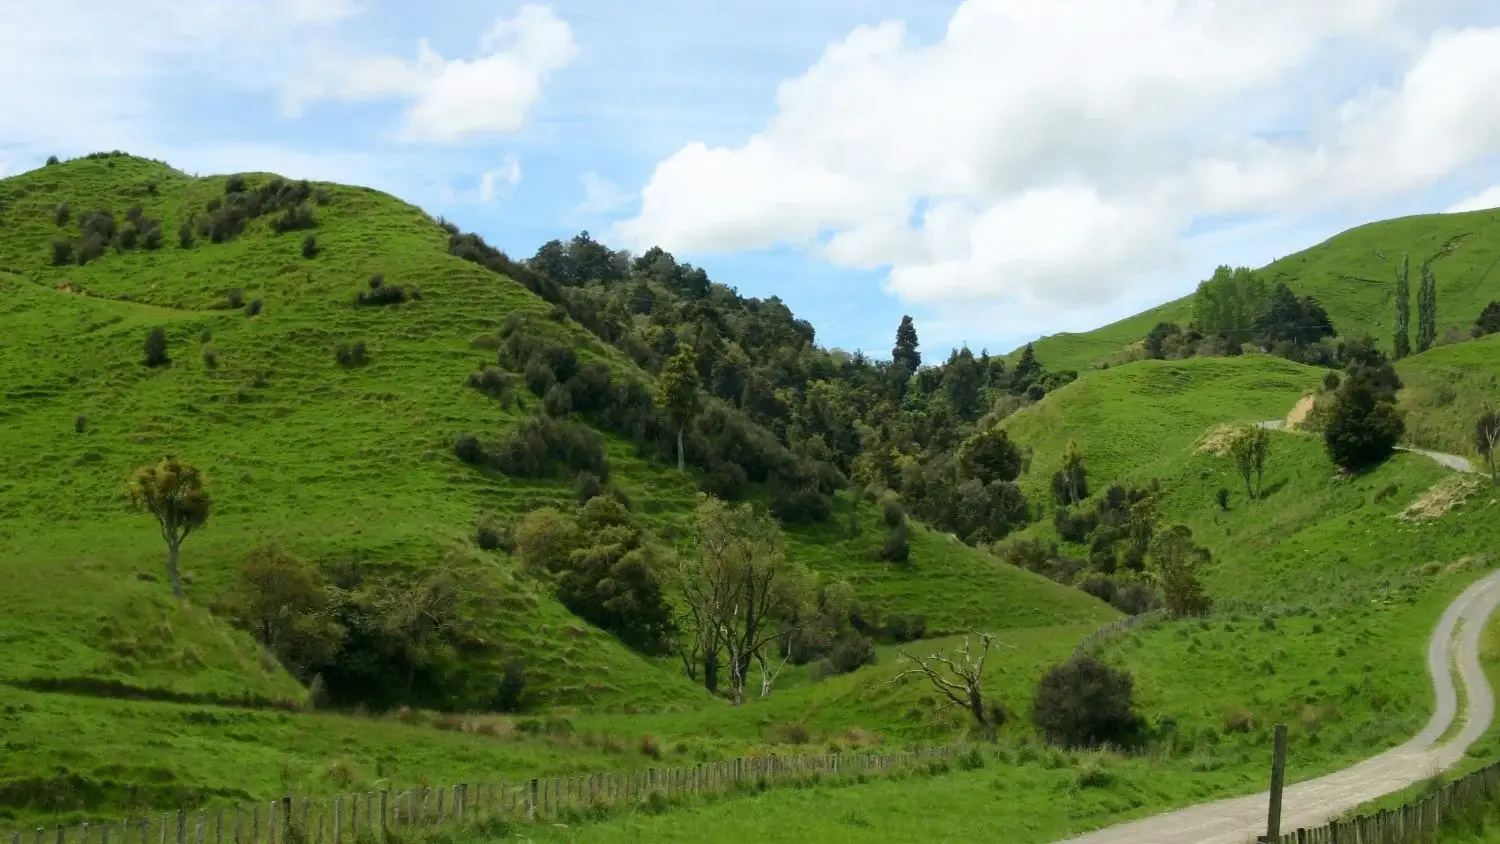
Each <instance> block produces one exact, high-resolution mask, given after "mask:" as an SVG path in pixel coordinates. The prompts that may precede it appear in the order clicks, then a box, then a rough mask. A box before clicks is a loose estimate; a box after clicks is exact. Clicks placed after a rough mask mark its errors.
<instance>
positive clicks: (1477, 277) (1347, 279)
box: [1033, 209, 1500, 372]
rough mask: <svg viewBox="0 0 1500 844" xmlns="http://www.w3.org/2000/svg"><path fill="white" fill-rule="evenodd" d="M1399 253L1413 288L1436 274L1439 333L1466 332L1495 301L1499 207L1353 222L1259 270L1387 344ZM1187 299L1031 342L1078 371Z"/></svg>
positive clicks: (1180, 313) (1046, 356) (1177, 318)
mask: <svg viewBox="0 0 1500 844" xmlns="http://www.w3.org/2000/svg"><path fill="white" fill-rule="evenodd" d="M1403 255H1410V256H1411V263H1412V273H1413V281H1412V289H1413V290H1415V289H1416V285H1417V282H1416V276H1418V275H1419V268H1420V266H1421V264H1422V263H1423V262H1424V261H1427V260H1431V261H1432V270H1433V273H1434V276H1435V278H1436V279H1437V291H1438V306H1437V322H1438V336H1439V337H1442V336H1443V335H1444V334H1445V333H1446V332H1448V331H1449V330H1450V329H1457V330H1461V331H1467V330H1468V328H1469V327H1470V326H1471V325H1473V324H1474V320H1475V318H1477V317H1478V316H1479V311H1480V310H1481V309H1482V308H1483V307H1484V306H1485V304H1487V303H1488V302H1491V301H1493V300H1495V299H1497V298H1500V269H1497V264H1500V211H1497V210H1495V209H1490V210H1486V211H1470V212H1467V213H1463V214H1424V215H1419V216H1414V217H1401V218H1398V219H1394V220H1383V221H1381V222H1377V223H1370V224H1368V225H1363V226H1358V227H1356V228H1352V229H1350V230H1348V231H1346V232H1342V233H1340V234H1337V235H1335V236H1333V237H1331V238H1329V239H1328V240H1325V241H1323V242H1322V243H1320V244H1318V245H1316V246H1313V247H1310V248H1308V249H1304V250H1302V251H1301V252H1297V253H1294V254H1292V255H1288V256H1286V257H1285V258H1278V259H1277V260H1275V261H1272V262H1271V263H1270V264H1267V265H1266V266H1265V267H1263V268H1261V269H1260V270H1259V272H1260V273H1261V275H1263V276H1264V277H1265V278H1266V280H1267V281H1269V282H1270V283H1272V284H1275V283H1277V282H1284V283H1285V284H1286V285H1287V286H1288V287H1290V288H1291V289H1292V291H1293V292H1294V293H1296V294H1298V295H1299V296H1309V295H1310V296H1313V297H1315V298H1317V300H1318V301H1319V302H1320V303H1321V304H1322V305H1323V307H1324V308H1326V309H1327V311H1328V315H1329V316H1330V317H1331V318H1332V319H1333V324H1334V326H1335V327H1336V328H1338V329H1339V331H1341V332H1345V333H1349V332H1350V331H1351V330H1352V331H1354V332H1359V331H1364V332H1368V333H1369V334H1370V335H1371V336H1372V337H1374V338H1375V339H1376V340H1377V341H1380V343H1381V344H1382V345H1383V346H1385V347H1387V348H1389V344H1390V331H1391V326H1392V325H1393V324H1394V321H1395V305H1394V304H1393V294H1394V290H1395V285H1396V271H1397V269H1398V268H1399V266H1400V264H1401V258H1402V256H1403ZM1191 315H1192V296H1191V295H1189V296H1186V297H1183V298H1181V299H1177V300H1174V301H1171V302H1167V303H1165V304H1163V305H1159V306H1158V307H1155V308H1152V309H1150V310H1148V311H1144V312H1142V313H1139V314H1136V315H1134V316H1131V317H1127V318H1125V319H1122V320H1119V321H1118V322H1113V323H1110V324H1109V325H1106V326H1102V327H1100V328H1096V329H1094V330H1093V331H1085V332H1079V333H1073V334H1054V335H1051V336H1049V337H1044V338H1042V339H1040V340H1037V341H1036V342H1035V343H1034V344H1033V348H1034V349H1035V351H1036V355H1037V358H1038V359H1040V360H1041V361H1042V362H1043V363H1045V364H1046V365H1047V366H1048V367H1055V368H1058V369H1076V370H1078V371H1080V372H1081V371H1083V370H1085V369H1088V368H1090V367H1091V366H1093V365H1094V364H1095V363H1096V362H1099V361H1102V360H1105V359H1107V358H1108V357H1109V356H1110V355H1112V354H1114V353H1116V352H1119V351H1120V350H1121V349H1123V348H1125V347H1126V346H1129V345H1130V344H1132V343H1135V342H1137V341H1139V340H1140V339H1141V338H1143V337H1145V336H1146V332H1148V331H1150V330H1151V327H1152V326H1154V325H1155V324H1156V323H1158V322H1177V323H1181V324H1186V323H1187V321H1188V320H1189V318H1190V317H1191Z"/></svg>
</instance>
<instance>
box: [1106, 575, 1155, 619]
mask: <svg viewBox="0 0 1500 844" xmlns="http://www.w3.org/2000/svg"><path fill="white" fill-rule="evenodd" d="M1110 604H1112V605H1113V606H1114V608H1115V609H1117V610H1119V611H1120V612H1122V613H1125V614H1126V615H1140V614H1141V613H1146V612H1150V611H1151V610H1154V609H1156V608H1157V607H1160V606H1161V595H1159V594H1157V592H1156V590H1154V589H1152V588H1151V587H1150V586H1147V585H1146V584H1144V583H1139V582H1136V581H1131V582H1129V583H1125V584H1123V585H1121V586H1120V587H1119V588H1118V589H1116V590H1115V596H1114V598H1113V599H1111V600H1110Z"/></svg>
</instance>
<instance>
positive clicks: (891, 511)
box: [880, 490, 906, 528]
mask: <svg viewBox="0 0 1500 844" xmlns="http://www.w3.org/2000/svg"><path fill="white" fill-rule="evenodd" d="M880 517H881V518H882V519H884V520H885V526H886V527H888V528H894V527H896V526H897V525H899V524H901V523H902V522H904V521H906V506H905V505H903V504H902V503H901V496H899V495H897V494H896V493H894V492H891V491H890V490H886V491H885V492H884V493H883V494H882V495H881V496H880Z"/></svg>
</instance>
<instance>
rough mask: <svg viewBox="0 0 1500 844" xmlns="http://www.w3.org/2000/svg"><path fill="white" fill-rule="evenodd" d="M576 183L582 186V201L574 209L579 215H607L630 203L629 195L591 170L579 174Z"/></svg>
mask: <svg viewBox="0 0 1500 844" xmlns="http://www.w3.org/2000/svg"><path fill="white" fill-rule="evenodd" d="M578 181H579V182H581V183H582V184H583V201H582V202H580V203H578V206H577V208H576V209H574V210H575V211H577V212H579V213H582V214H608V213H609V212H611V211H613V210H615V209H616V208H619V207H620V206H621V205H624V204H625V203H627V202H629V201H630V194H628V193H626V192H625V191H623V190H621V189H620V186H619V185H617V184H615V183H614V182H611V181H610V180H609V179H606V178H604V177H603V176H600V175H599V174H598V173H595V172H594V171H592V170H590V171H588V172H587V173H583V174H580V175H579V177H578Z"/></svg>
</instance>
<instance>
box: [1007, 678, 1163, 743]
mask: <svg viewBox="0 0 1500 844" xmlns="http://www.w3.org/2000/svg"><path fill="white" fill-rule="evenodd" d="M1134 686H1135V684H1134V681H1133V680H1132V679H1131V677H1130V674H1129V673H1127V672H1125V671H1121V670H1117V669H1114V668H1110V667H1109V666H1107V665H1105V664H1103V663H1101V662H1099V661H1098V660H1096V659H1094V658H1092V657H1081V658H1079V659H1072V660H1069V661H1067V662H1065V663H1063V664H1061V665H1056V666H1053V667H1052V668H1051V669H1049V670H1048V671H1047V673H1046V674H1045V675H1043V677H1042V681H1041V683H1040V684H1038V686H1037V690H1036V696H1035V697H1034V698H1033V700H1032V704H1031V720H1032V722H1033V723H1034V724H1035V725H1036V727H1037V730H1038V731H1039V732H1041V734H1042V735H1043V736H1045V737H1046V738H1047V740H1048V741H1050V742H1052V743H1054V744H1058V745H1062V746H1064V747H1097V746H1099V745H1101V744H1105V743H1109V744H1116V745H1120V746H1127V745H1130V744H1132V743H1134V742H1135V741H1136V740H1137V739H1138V738H1139V737H1140V732H1141V728H1142V721H1141V718H1140V716H1138V715H1137V714H1136V713H1135V701H1134Z"/></svg>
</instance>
